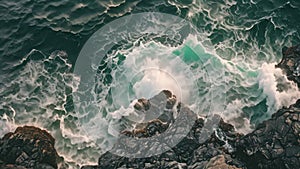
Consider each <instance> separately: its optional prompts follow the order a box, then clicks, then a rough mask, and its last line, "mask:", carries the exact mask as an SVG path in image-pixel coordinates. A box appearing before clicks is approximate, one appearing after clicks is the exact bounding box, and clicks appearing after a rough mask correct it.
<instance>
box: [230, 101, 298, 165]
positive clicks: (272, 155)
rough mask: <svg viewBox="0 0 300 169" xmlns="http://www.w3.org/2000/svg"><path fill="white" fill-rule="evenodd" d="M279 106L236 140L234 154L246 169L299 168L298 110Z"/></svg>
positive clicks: (293, 107)
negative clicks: (253, 128) (278, 108)
mask: <svg viewBox="0 0 300 169" xmlns="http://www.w3.org/2000/svg"><path fill="white" fill-rule="evenodd" d="M295 106H297V104H294V105H292V106H290V108H288V109H281V110H279V111H278V112H277V113H275V114H273V116H272V118H271V119H269V120H267V121H265V122H263V123H262V124H260V125H259V126H258V127H257V128H256V130H254V131H253V132H252V133H250V134H247V135H246V136H244V137H242V138H241V139H240V140H238V141H237V142H236V149H237V151H236V153H235V154H236V157H237V158H238V159H240V160H241V161H243V162H244V163H245V164H246V166H247V168H249V169H252V168H253V169H260V168H261V169H273V168H277V169H290V168H300V135H299V128H298V125H299V124H300V119H299V114H300V110H299V109H298V108H296V107H295Z"/></svg>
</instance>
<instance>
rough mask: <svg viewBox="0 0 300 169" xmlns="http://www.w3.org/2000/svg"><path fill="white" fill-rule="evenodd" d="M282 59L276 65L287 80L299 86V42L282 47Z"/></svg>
mask: <svg viewBox="0 0 300 169" xmlns="http://www.w3.org/2000/svg"><path fill="white" fill-rule="evenodd" d="M282 55H283V57H282V60H281V61H280V62H279V63H278V64H277V65H276V67H278V68H281V69H282V70H283V71H284V72H285V74H286V76H287V78H288V79H289V80H292V81H294V82H295V83H297V85H298V87H300V44H299V45H296V46H292V47H290V48H288V47H283V48H282Z"/></svg>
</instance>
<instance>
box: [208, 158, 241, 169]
mask: <svg viewBox="0 0 300 169" xmlns="http://www.w3.org/2000/svg"><path fill="white" fill-rule="evenodd" d="M204 168H205V169H240V168H237V167H236V166H232V165H228V164H227V163H226V161H225V157H224V155H218V156H215V157H213V158H211V159H210V160H209V162H208V163H207V165H206V166H205V167H204Z"/></svg>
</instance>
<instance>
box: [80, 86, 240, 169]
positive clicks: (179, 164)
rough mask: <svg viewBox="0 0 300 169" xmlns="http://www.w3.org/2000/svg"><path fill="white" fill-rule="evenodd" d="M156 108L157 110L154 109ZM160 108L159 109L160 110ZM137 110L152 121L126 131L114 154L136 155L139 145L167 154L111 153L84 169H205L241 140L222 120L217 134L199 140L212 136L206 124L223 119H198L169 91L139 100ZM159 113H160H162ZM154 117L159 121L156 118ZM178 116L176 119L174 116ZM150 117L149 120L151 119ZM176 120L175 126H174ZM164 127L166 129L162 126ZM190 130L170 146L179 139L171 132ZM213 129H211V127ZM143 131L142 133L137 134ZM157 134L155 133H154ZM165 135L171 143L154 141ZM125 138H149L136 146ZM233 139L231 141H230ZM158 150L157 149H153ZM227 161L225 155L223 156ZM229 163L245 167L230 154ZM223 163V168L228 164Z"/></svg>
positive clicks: (216, 117)
mask: <svg viewBox="0 0 300 169" xmlns="http://www.w3.org/2000/svg"><path fill="white" fill-rule="evenodd" d="M160 103H163V104H160ZM153 106H154V107H153ZM157 107H159V108H158V109H157ZM135 108H136V109H137V111H141V112H143V113H145V114H146V116H148V117H146V118H145V119H149V120H150V121H149V122H146V123H145V124H138V125H137V126H139V127H140V128H138V129H137V128H135V129H133V130H132V131H128V130H125V131H123V132H122V134H121V135H120V139H119V143H118V144H116V145H118V146H115V147H114V148H113V149H115V152H120V149H124V147H127V150H128V151H131V152H132V153H136V151H137V150H138V146H149V145H150V146H149V149H151V148H152V147H151V145H156V144H166V145H163V146H162V147H164V146H165V147H168V148H169V149H168V150H166V151H165V152H163V153H161V154H159V155H154V156H151V157H145V158H128V157H124V156H119V155H116V154H113V153H111V152H106V153H105V154H103V155H102V156H101V157H100V158H99V161H98V166H86V167H83V168H84V169H90V168H153V169H156V168H172V169H173V168H204V167H205V166H206V165H207V164H208V163H209V161H210V159H211V158H213V157H215V156H217V155H221V154H226V153H227V152H229V150H228V145H229V144H234V140H236V138H237V137H240V134H238V133H236V132H235V131H234V127H233V126H232V125H230V124H228V123H225V122H224V121H223V120H222V119H221V120H220V122H219V125H217V126H216V131H215V132H213V133H212V134H211V136H208V137H207V138H208V139H207V140H204V141H203V142H202V141H200V136H201V133H202V132H204V133H209V132H208V131H207V130H211V128H203V127H204V124H205V121H206V123H214V122H215V121H214V120H215V119H218V120H219V119H220V117H219V116H218V115H215V116H213V117H211V118H209V119H206V120H205V118H204V117H197V116H196V114H194V113H193V112H192V111H191V110H190V109H189V108H187V107H186V106H185V105H184V104H182V103H176V96H174V95H173V94H172V93H171V92H170V91H167V90H165V91H162V92H161V93H159V94H158V95H157V96H154V97H153V98H151V99H149V100H146V99H140V100H138V103H137V104H136V106H135ZM159 111H160V112H159ZM153 114H155V116H156V118H155V119H153V117H154V116H152V115H153ZM175 114H176V116H175ZM149 117H150V118H149ZM175 121H176V123H175ZM163 124H165V126H163ZM151 125H155V127H154V128H155V130H153V129H151V127H149V126H151ZM188 125H191V126H190V127H189V130H188V131H187V132H186V134H184V133H183V134H184V135H183V137H182V138H183V139H181V140H180V141H179V143H178V144H176V145H174V146H168V143H170V142H172V138H174V137H176V134H174V132H172V131H181V130H182V131H184V130H183V128H186V127H188ZM210 127H211V126H210ZM140 130H142V131H143V132H141V133H143V134H140V133H138V132H137V131H139V132H140ZM152 130H153V131H156V132H152ZM161 134H165V135H164V137H167V138H168V137H169V138H170V140H169V141H168V140H167V141H166V142H162V143H161V142H158V143H156V142H155V140H152V139H151V138H152V137H153V136H155V135H161ZM220 135H221V136H222V138H220ZM123 136H126V137H127V136H130V137H133V138H136V139H137V141H138V139H143V138H147V140H145V142H143V145H139V144H136V143H134V142H130V141H128V140H127V139H126V138H124V139H123ZM227 139H230V140H227ZM154 151H155V150H154ZM224 158H225V156H224ZM226 162H230V164H228V166H231V165H232V166H233V167H234V166H235V165H237V166H242V164H240V163H239V162H238V161H236V160H234V159H233V158H231V156H230V155H227V156H226ZM226 162H224V165H225V164H226Z"/></svg>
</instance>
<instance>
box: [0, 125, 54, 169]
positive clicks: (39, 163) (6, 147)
mask: <svg viewBox="0 0 300 169" xmlns="http://www.w3.org/2000/svg"><path fill="white" fill-rule="evenodd" d="M54 142H55V140H54V138H53V137H52V136H51V135H50V134H49V133H48V132H47V131H45V130H41V129H39V128H36V127H33V126H24V127H18V128H17V129H16V131H15V132H14V133H12V132H10V133H7V134H6V135H4V137H3V138H2V139H1V140H0V168H3V169H4V168H5V169H10V168H11V169H13V168H19V169H24V168H47V169H55V168H57V157H58V155H57V152H56V150H55V148H54Z"/></svg>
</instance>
